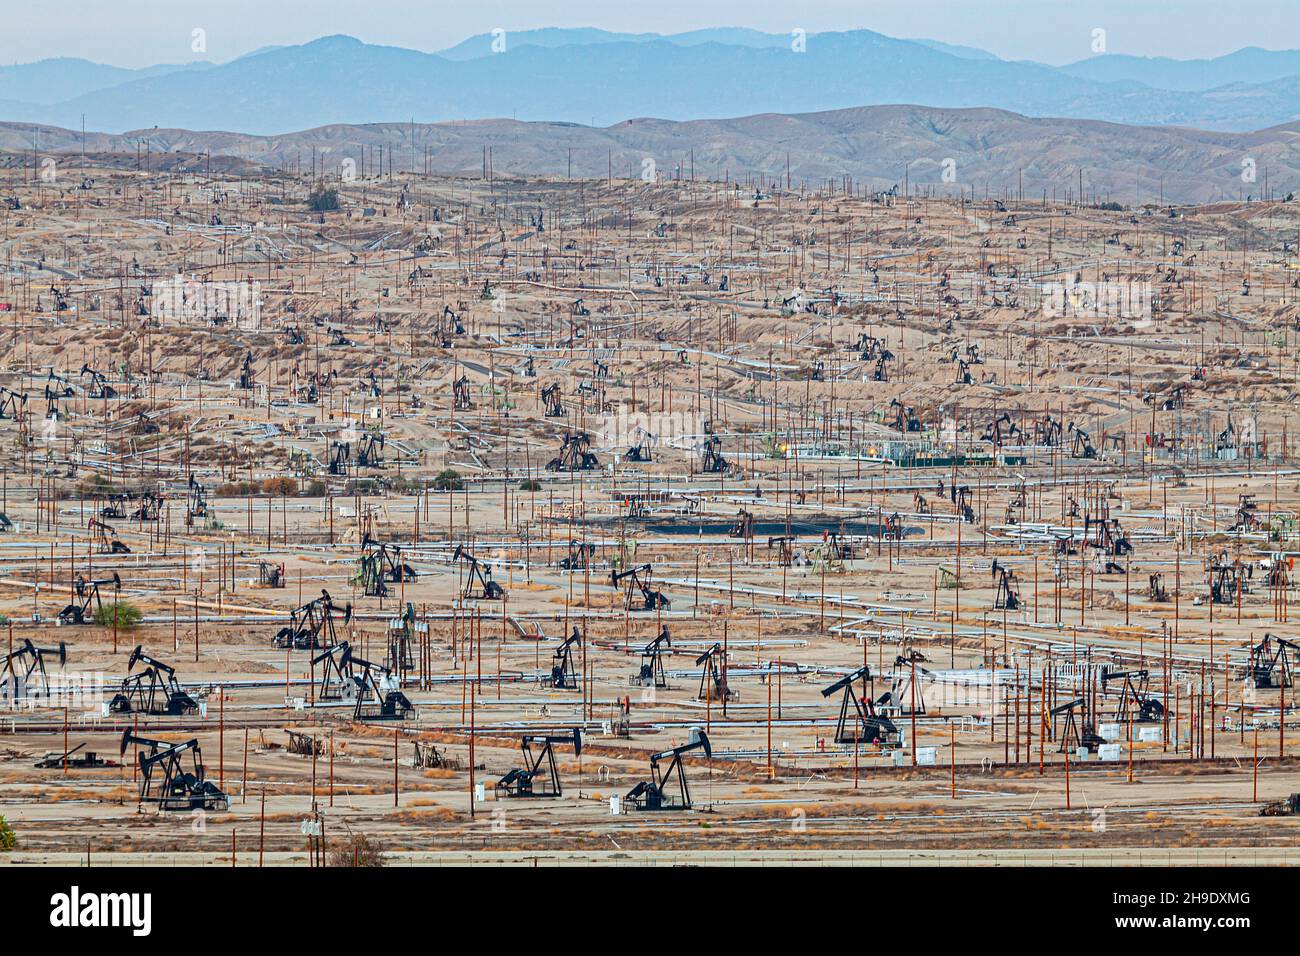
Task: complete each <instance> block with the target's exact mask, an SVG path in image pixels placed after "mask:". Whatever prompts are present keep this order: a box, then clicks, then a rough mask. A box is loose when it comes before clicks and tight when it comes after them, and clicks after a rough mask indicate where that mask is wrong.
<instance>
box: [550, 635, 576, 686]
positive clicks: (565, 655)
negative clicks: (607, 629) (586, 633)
mask: <svg viewBox="0 0 1300 956" xmlns="http://www.w3.org/2000/svg"><path fill="white" fill-rule="evenodd" d="M581 646H582V632H581V631H579V630H578V628H577V627H574V629H573V633H572V634H570V635H569V636H568V637H567V638H565V639H564V641H563V643H561V644H560V646H559V647H557V648H556V649H555V656H554V657H552V658H551V686H552V687H553V688H555V689H556V690H577V689H578V675H577V673H576V671H575V670H574V666H573V649H574V648H575V647H581Z"/></svg>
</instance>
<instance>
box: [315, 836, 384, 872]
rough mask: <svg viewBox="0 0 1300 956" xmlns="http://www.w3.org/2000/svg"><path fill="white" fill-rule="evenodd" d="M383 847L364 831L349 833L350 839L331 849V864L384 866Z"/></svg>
mask: <svg viewBox="0 0 1300 956" xmlns="http://www.w3.org/2000/svg"><path fill="white" fill-rule="evenodd" d="M386 862H387V861H386V860H385V858H384V851H383V848H382V847H380V846H379V844H378V843H376V842H374V841H373V840H371V839H370V838H369V837H367V836H366V835H365V834H364V833H352V834H349V836H348V839H347V840H346V841H344V843H343V844H342V845H340V846H336V847H335V848H334V849H332V850H331V851H330V854H329V865H330V866H384V865H385V864H386Z"/></svg>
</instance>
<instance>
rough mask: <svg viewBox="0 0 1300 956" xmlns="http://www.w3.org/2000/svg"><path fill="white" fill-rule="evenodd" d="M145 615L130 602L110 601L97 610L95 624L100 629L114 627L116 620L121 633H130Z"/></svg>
mask: <svg viewBox="0 0 1300 956" xmlns="http://www.w3.org/2000/svg"><path fill="white" fill-rule="evenodd" d="M143 617H144V614H143V613H141V611H140V609H139V608H138V607H136V606H135V605H134V604H132V603H131V602H130V601H116V602H113V601H110V602H108V603H107V604H102V605H100V606H99V607H97V608H95V623H96V624H98V625H99V626H100V627H112V626H113V625H114V621H115V620H116V624H117V629H118V630H119V631H129V630H131V629H132V628H134V627H136V626H137V625H138V624H139V623H140V620H141V618H143Z"/></svg>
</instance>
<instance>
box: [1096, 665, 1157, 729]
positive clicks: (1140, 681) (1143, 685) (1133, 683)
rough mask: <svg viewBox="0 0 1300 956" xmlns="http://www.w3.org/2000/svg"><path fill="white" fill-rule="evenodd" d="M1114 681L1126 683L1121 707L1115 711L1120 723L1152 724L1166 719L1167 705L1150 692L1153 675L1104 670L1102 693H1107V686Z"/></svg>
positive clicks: (1122, 689) (1143, 672)
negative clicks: (1130, 721) (1133, 721)
mask: <svg viewBox="0 0 1300 956" xmlns="http://www.w3.org/2000/svg"><path fill="white" fill-rule="evenodd" d="M1112 681H1123V682H1124V684H1123V686H1122V687H1121V688H1120V698H1119V706H1118V707H1117V708H1116V710H1115V719H1116V720H1118V721H1119V722H1120V723H1125V722H1127V721H1129V720H1135V721H1138V722H1140V723H1150V722H1152V721H1158V720H1163V719H1164V716H1165V705H1164V704H1163V703H1162V702H1161V701H1160V700H1158V699H1156V698H1155V697H1152V696H1151V694H1150V692H1149V688H1150V684H1151V674H1150V673H1149V672H1148V671H1147V670H1145V669H1142V670H1132V671H1112V670H1103V671H1102V674H1101V690H1102V693H1105V692H1106V687H1107V685H1108V684H1109V683H1111V682H1112Z"/></svg>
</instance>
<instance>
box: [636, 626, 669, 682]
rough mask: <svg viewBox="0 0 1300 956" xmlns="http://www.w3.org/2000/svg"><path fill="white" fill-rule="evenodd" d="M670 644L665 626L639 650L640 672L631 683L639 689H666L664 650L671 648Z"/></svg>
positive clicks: (666, 677)
mask: <svg viewBox="0 0 1300 956" xmlns="http://www.w3.org/2000/svg"><path fill="white" fill-rule="evenodd" d="M672 643H673V642H672V638H671V637H670V636H669V634H668V625H667V624H665V625H663V626H662V627H661V628H660V629H659V636H658V637H656V638H655V639H654V640H653V641H651V642H650V643H649V644H647V645H646V646H645V647H643V648H641V670H640V671H639V672H638V673H637V675H636V677H634V678H632V683H634V684H636V685H637V686H639V687H655V688H659V689H661V690H662V689H664V688H666V687H667V686H668V675H667V674H665V673H664V648H665V647H671V646H672Z"/></svg>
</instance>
